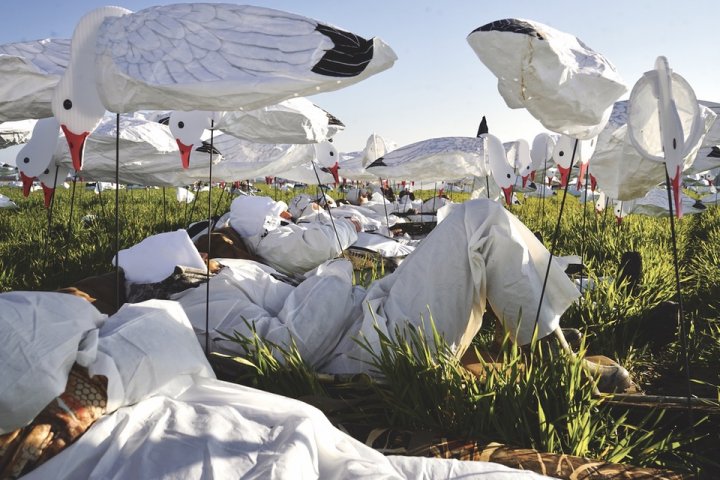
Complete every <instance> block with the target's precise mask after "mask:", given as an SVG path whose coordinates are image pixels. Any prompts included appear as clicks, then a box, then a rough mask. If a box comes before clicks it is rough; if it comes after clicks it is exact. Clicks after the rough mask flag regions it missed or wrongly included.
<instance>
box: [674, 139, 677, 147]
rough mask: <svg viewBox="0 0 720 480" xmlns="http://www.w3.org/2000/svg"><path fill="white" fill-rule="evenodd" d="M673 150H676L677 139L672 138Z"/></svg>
mask: <svg viewBox="0 0 720 480" xmlns="http://www.w3.org/2000/svg"><path fill="white" fill-rule="evenodd" d="M673 150H677V139H676V138H673Z"/></svg>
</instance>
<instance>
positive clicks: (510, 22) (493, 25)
mask: <svg viewBox="0 0 720 480" xmlns="http://www.w3.org/2000/svg"><path fill="white" fill-rule="evenodd" d="M493 31H494V32H510V33H520V34H523V35H530V36H531V37H535V38H538V39H540V40H545V37H543V36H542V34H541V33H540V32H538V31H537V29H536V28H535V27H534V26H533V25H532V24H530V23H528V22H526V21H524V20H518V19H517V18H505V19H503V20H495V21H494V22H490V23H488V24H485V25H483V26H482V27H478V28H476V29H475V30H473V31H472V32H470V33H471V34H473V33H475V32H493Z"/></svg>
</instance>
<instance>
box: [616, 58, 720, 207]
mask: <svg viewBox="0 0 720 480" xmlns="http://www.w3.org/2000/svg"><path fill="white" fill-rule="evenodd" d="M713 115H714V114H713ZM627 123H628V127H627V130H628V136H629V137H630V142H631V143H632V145H633V146H634V147H635V148H636V149H637V151H638V152H640V154H641V155H642V156H643V157H645V158H647V159H648V160H652V161H655V162H660V163H663V162H664V163H665V170H666V172H667V176H668V177H667V178H669V179H670V185H671V187H672V193H673V198H674V201H675V212H676V216H677V217H678V218H680V217H682V201H681V198H680V181H681V177H682V171H683V167H684V163H685V159H686V158H687V157H688V156H689V155H690V154H691V153H692V152H693V150H695V152H697V149H698V148H699V146H700V144H701V143H702V140H703V137H704V136H705V134H706V133H707V128H706V126H705V124H704V122H703V116H702V115H701V108H700V105H699V103H698V101H697V98H696V97H695V92H694V91H693V89H692V87H691V86H690V85H689V84H688V83H687V81H686V80H685V79H684V78H683V77H681V76H680V75H678V74H677V73H674V72H673V71H672V70H671V69H670V66H669V65H668V61H667V59H666V58H665V57H662V56H660V57H658V58H657V59H656V61H655V69H654V70H650V71H648V72H645V73H644V74H643V76H642V77H640V79H639V80H638V81H637V82H636V83H635V86H634V87H633V89H632V92H630V98H629V100H628V120H627ZM693 156H694V155H693Z"/></svg>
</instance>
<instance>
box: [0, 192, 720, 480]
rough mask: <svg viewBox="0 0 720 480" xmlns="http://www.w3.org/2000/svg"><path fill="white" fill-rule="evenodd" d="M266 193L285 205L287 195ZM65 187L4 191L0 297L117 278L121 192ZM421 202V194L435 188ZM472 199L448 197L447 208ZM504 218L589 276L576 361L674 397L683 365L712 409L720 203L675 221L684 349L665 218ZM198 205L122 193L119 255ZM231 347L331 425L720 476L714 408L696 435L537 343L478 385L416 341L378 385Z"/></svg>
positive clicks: (399, 347) (555, 203)
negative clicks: (585, 359) (635, 267)
mask: <svg viewBox="0 0 720 480" xmlns="http://www.w3.org/2000/svg"><path fill="white" fill-rule="evenodd" d="M260 188H261V189H262V191H263V192H264V193H266V194H268V195H270V196H274V197H276V198H278V199H284V200H288V199H289V198H291V197H292V195H294V193H283V192H278V191H276V190H274V189H272V188H271V187H267V186H265V185H262V186H260ZM72 191H73V189H72V187H71V188H70V189H67V190H60V191H59V192H58V195H57V196H56V198H55V201H54V205H53V208H52V210H46V209H45V208H44V206H43V204H42V194H41V193H40V192H36V193H33V194H32V195H31V196H30V197H29V198H23V197H22V195H21V192H20V190H18V189H10V188H5V187H0V193H2V194H4V195H6V196H8V197H10V198H11V199H12V200H14V201H15V202H16V203H17V204H18V205H19V209H16V210H10V209H0V291H9V290H54V289H56V288H59V287H64V286H68V285H71V284H72V283H74V282H75V281H77V280H80V279H82V278H85V277H88V276H91V275H96V274H101V273H106V272H109V271H111V270H112V266H111V263H110V262H111V259H112V257H113V255H114V251H115V245H116V235H115V231H116V217H115V192H114V191H104V192H103V193H102V194H101V195H98V194H95V193H94V192H92V191H91V190H88V189H86V188H85V187H84V185H83V184H81V183H78V184H77V186H76V188H75V195H74V200H73V201H71V198H72ZM416 193H417V194H419V195H420V196H421V197H423V198H427V197H430V196H431V195H432V194H433V192H432V191H423V192H416ZM338 196H341V195H338ZM336 198H337V196H336ZM466 198H467V195H466V194H454V196H453V200H455V201H463V200H465V199H466ZM229 204H230V198H229V195H228V194H226V193H221V191H220V190H219V189H214V190H213V193H212V198H211V205H210V209H211V211H212V213H213V214H216V213H223V212H224V211H226V210H227V209H228V207H229ZM511 209H512V211H513V213H515V214H516V215H517V216H518V217H520V218H521V219H522V220H523V221H524V222H525V223H526V224H527V225H528V227H529V228H530V229H531V230H533V231H535V232H537V233H538V235H540V236H541V237H542V238H543V239H544V242H545V244H546V245H547V246H548V248H550V247H551V246H552V245H553V244H554V245H555V251H554V253H555V254H556V255H581V256H582V258H583V260H584V265H585V271H584V273H585V274H586V275H588V276H589V277H590V278H591V279H593V280H594V281H595V282H596V284H597V287H596V288H595V289H593V290H586V291H585V293H584V295H583V297H582V299H581V300H580V301H579V302H577V303H576V304H575V305H574V306H572V307H571V308H570V309H569V310H568V311H567V312H566V313H565V315H564V316H563V319H562V322H561V324H562V325H563V326H565V327H576V328H579V329H580V330H581V331H582V332H583V334H584V338H585V343H584V345H583V351H582V352H581V353H582V354H602V355H606V356H608V357H611V358H614V359H616V360H617V361H619V363H620V364H622V365H623V366H625V367H626V368H628V370H629V371H630V372H631V374H632V376H633V378H634V379H635V380H636V382H637V383H638V384H639V386H640V387H641V388H642V389H643V390H644V391H645V392H646V393H647V394H652V395H673V396H684V395H686V394H687V390H688V384H687V381H686V378H687V376H688V375H687V369H686V366H685V365H686V357H687V364H688V366H689V376H690V377H691V379H692V382H691V383H690V385H689V387H690V388H691V389H692V393H693V395H695V396H698V397H703V398H712V399H715V400H720V393H719V390H718V385H720V369H719V368H718V363H719V360H720V322H719V321H718V318H720V315H719V314H720V312H719V310H720V274H719V272H718V269H720V209H718V208H709V209H708V210H707V211H706V212H704V213H703V214H701V215H692V216H686V217H685V218H683V219H682V220H680V221H679V222H677V223H676V227H677V250H678V257H679V269H680V270H679V274H680V278H681V287H682V305H683V311H684V320H685V327H686V329H685V330H686V335H685V338H684V340H685V341H681V340H682V339H683V336H682V335H681V329H680V328H679V326H678V322H677V316H676V307H675V304H676V303H678V302H679V300H680V298H678V296H677V294H676V288H675V270H674V266H673V252H672V245H671V242H670V238H671V235H670V222H669V220H668V219H667V218H650V217H644V216H629V217H626V218H625V220H624V221H623V223H622V224H620V225H617V224H616V222H615V219H614V217H613V214H612V212H605V213H602V214H596V213H595V212H594V211H593V207H592V206H591V205H588V206H583V205H581V204H580V203H578V201H577V199H575V198H570V197H569V198H568V199H567V201H566V205H565V209H564V213H563V218H562V222H561V223H560V228H559V230H558V235H557V238H555V235H554V231H555V226H556V220H557V216H558V211H559V209H560V199H559V198H550V199H547V200H546V201H545V202H541V201H540V200H539V199H527V201H526V202H524V204H523V205H517V206H513V207H512V208H511ZM207 212H208V194H207V193H200V194H199V195H198V200H197V203H196V204H192V203H191V204H185V203H182V204H181V203H178V202H177V201H176V200H175V189H171V188H168V189H166V190H162V189H147V190H146V189H139V190H121V191H120V195H119V205H118V217H117V227H118V230H119V237H118V238H117V241H118V243H119V247H120V248H127V247H129V246H131V245H133V244H135V243H137V242H138V241H140V240H142V239H143V238H145V237H147V236H148V235H151V234H154V233H158V232H163V231H169V230H175V229H178V228H184V227H186V226H187V225H188V224H189V223H191V222H192V221H197V220H201V219H203V218H206V217H207ZM50 213H51V215H50ZM625 252H638V253H639V254H640V257H641V258H642V264H643V274H642V280H641V281H640V282H639V283H638V284H637V285H635V286H630V285H628V284H627V283H622V282H620V283H619V282H617V281H613V280H612V278H616V277H617V274H618V269H619V265H620V259H621V258H622V256H623V254H624V253H625ZM672 302H675V304H674V303H672ZM488 320H489V321H488V322H487V324H488V325H487V326H485V327H483V330H482V331H481V333H480V335H478V338H477V339H476V342H475V346H476V347H477V348H486V347H487V346H488V344H489V342H490V341H491V338H492V321H491V319H488ZM237 341H239V342H241V343H245V344H247V345H249V346H250V347H251V348H250V350H251V351H252V353H251V354H249V355H248V356H247V357H246V358H243V359H238V360H236V361H235V365H236V366H237V371H236V372H233V373H231V374H230V376H233V379H234V380H235V381H238V382H242V383H245V384H248V385H252V386H256V387H258V388H263V389H267V390H270V391H274V392H276V393H281V394H284V395H289V396H294V397H296V398H303V399H308V400H309V401H315V402H316V403H317V404H318V406H321V408H322V405H326V403H323V402H322V401H318V400H317V399H318V398H323V399H329V398H332V399H338V398H342V399H343V402H342V404H341V405H340V406H338V405H337V404H333V405H334V407H333V408H332V409H324V410H325V411H326V413H327V414H328V416H330V418H332V419H333V420H336V421H354V420H357V419H362V421H364V422H369V423H371V424H374V425H387V426H392V427H396V428H407V429H412V430H416V431H417V430H421V431H427V430H431V431H442V432H443V433H448V434H454V435H459V436H472V437H473V438H482V439H486V440H488V441H498V442H502V443H507V444H511V445H516V446H524V447H532V448H537V449H540V450H543V451H552V452H564V453H568V454H574V455H583V456H588V457H595V458H600V459H603V460H606V461H613V462H627V463H632V464H635V465H647V466H667V467H671V468H675V469H678V470H681V471H687V472H693V471H697V470H698V469H699V470H700V471H701V472H703V473H705V474H706V475H715V474H717V472H720V467H719V466H718V464H717V459H716V458H713V454H715V455H714V456H715V457H717V455H716V453H717V428H718V426H720V425H719V424H720V421H719V419H718V415H717V414H715V415H712V414H707V415H700V414H695V415H694V417H693V418H692V419H691V423H692V424H693V425H694V426H693V428H690V427H689V425H690V423H689V420H688V418H687V416H686V413H685V412H684V411H682V410H680V411H663V410H661V409H632V408H627V407H619V406H617V405H615V404H613V403H612V402H608V401H607V399H606V398H598V397H596V396H594V395H593V394H592V391H593V389H592V380H591V379H589V378H587V377H586V376H585V375H584V374H583V373H582V368H581V367H580V365H579V364H578V362H577V361H574V360H572V359H568V358H567V357H566V356H565V355H564V354H562V353H558V352H556V351H553V350H549V349H547V348H546V347H543V346H542V345H541V344H538V345H535V346H534V347H533V349H534V350H533V351H534V355H532V356H531V357H530V358H531V360H529V361H528V360H527V359H526V357H525V356H524V355H523V354H522V353H521V352H520V351H519V350H517V349H516V348H514V347H513V346H512V345H510V344H509V343H506V344H505V345H504V347H503V348H502V354H503V355H504V357H505V364H506V365H507V368H505V369H503V370H502V371H494V370H490V371H489V373H488V375H487V376H486V377H485V379H484V380H482V381H481V380H479V379H478V378H476V377H474V376H471V375H468V374H467V372H466V371H465V370H464V369H463V368H462V367H461V366H460V365H459V364H458V362H457V360H455V359H453V358H452V356H451V355H449V353H447V352H445V353H444V354H443V352H442V351H441V352H439V354H437V355H433V354H431V352H429V351H428V350H427V347H426V344H425V342H424V339H423V338H421V337H419V336H417V335H410V336H409V337H407V338H405V341H404V342H396V343H393V342H391V341H390V340H389V339H388V340H387V341H386V342H384V345H383V349H382V351H381V352H374V354H375V367H376V368H377V369H378V370H380V371H381V372H382V373H383V374H384V376H385V378H386V379H387V382H382V383H375V382H367V381H365V382H363V381H360V382H357V381H354V382H349V383H347V384H338V383H337V382H335V383H333V384H332V385H329V384H327V383H326V382H323V381H321V380H322V377H319V376H317V375H316V374H315V373H314V372H312V371H310V370H309V369H308V367H307V366H305V364H304V363H303V362H302V359H301V358H298V357H297V353H296V352H294V351H292V350H289V351H285V352H284V356H285V358H286V360H287V361H286V363H285V364H284V365H281V364H279V363H278V362H277V361H276V360H275V359H274V358H273V356H272V355H271V353H270V352H272V351H273V350H278V347H277V346H273V345H267V344H265V343H263V342H262V340H261V339H257V338H249V339H248V338H238V339H237ZM441 350H442V349H441ZM409 352H416V353H415V354H412V353H409ZM418 352H419V353H418ZM685 352H687V355H686V353H685ZM521 365H522V366H521ZM226 373H227V372H226ZM708 478H711V476H708Z"/></svg>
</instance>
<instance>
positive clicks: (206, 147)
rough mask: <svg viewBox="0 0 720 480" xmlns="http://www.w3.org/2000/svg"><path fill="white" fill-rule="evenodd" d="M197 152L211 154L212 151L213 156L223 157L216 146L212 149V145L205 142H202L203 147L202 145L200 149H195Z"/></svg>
mask: <svg viewBox="0 0 720 480" xmlns="http://www.w3.org/2000/svg"><path fill="white" fill-rule="evenodd" d="M195 151H196V152H202V153H210V152H211V151H212V154H213V155H222V154H221V153H220V150H218V149H217V148H215V147H214V146H213V147H212V148H211V147H210V143H208V142H205V141H204V142H202V145H200V146H199V147H197V148H196V149H195Z"/></svg>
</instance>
